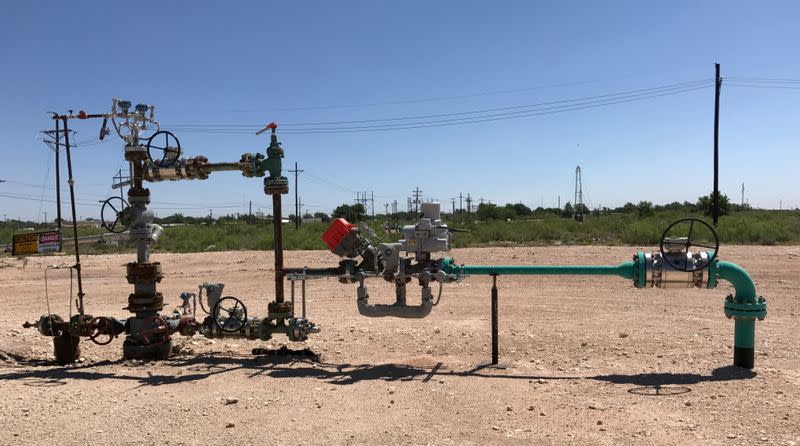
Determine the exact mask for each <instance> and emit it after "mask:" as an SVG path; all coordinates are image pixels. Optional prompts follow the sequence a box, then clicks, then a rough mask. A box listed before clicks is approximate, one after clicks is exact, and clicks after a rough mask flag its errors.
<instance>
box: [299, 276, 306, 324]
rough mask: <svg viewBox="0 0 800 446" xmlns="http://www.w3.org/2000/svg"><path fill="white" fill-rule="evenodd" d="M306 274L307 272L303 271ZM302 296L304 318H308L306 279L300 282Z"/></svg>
mask: <svg viewBox="0 0 800 446" xmlns="http://www.w3.org/2000/svg"><path fill="white" fill-rule="evenodd" d="M303 275H305V273H303ZM300 296H301V297H300V298H301V299H303V319H305V318H306V279H303V280H302V281H301V282H300Z"/></svg>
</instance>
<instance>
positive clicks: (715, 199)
mask: <svg viewBox="0 0 800 446" xmlns="http://www.w3.org/2000/svg"><path fill="white" fill-rule="evenodd" d="M714 69H715V71H716V76H715V79H716V82H715V85H716V88H714V192H713V193H712V197H711V199H712V202H711V203H712V213H711V215H712V220H713V222H714V226H716V225H717V220H719V92H720V90H721V89H722V78H721V77H720V76H719V64H718V63H716V64H714Z"/></svg>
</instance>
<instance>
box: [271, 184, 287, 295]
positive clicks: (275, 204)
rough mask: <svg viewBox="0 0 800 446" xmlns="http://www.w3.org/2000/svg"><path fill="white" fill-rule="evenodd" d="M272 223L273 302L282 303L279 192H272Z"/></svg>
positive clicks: (281, 215) (281, 225)
mask: <svg viewBox="0 0 800 446" xmlns="http://www.w3.org/2000/svg"><path fill="white" fill-rule="evenodd" d="M272 214H273V215H274V216H273V219H272V225H273V226H274V232H273V234H274V237H275V303H279V304H280V303H283V275H284V271H283V213H282V209H281V194H279V193H274V194H272Z"/></svg>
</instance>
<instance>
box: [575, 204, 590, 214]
mask: <svg viewBox="0 0 800 446" xmlns="http://www.w3.org/2000/svg"><path fill="white" fill-rule="evenodd" d="M575 212H577V213H580V214H583V215H587V214H589V208H588V207H587V206H586V205H585V204H583V203H581V204H577V205H575Z"/></svg>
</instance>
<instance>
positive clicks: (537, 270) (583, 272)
mask: <svg viewBox="0 0 800 446" xmlns="http://www.w3.org/2000/svg"><path fill="white" fill-rule="evenodd" d="M442 265H443V269H444V272H446V273H447V274H459V275H489V276H493V275H528V276H554V275H571V276H619V277H622V278H625V279H631V280H633V278H634V264H633V262H625V263H620V264H619V265H616V266H549V265H534V266H509V265H504V266H464V265H456V264H454V263H453V259H452V258H450V257H447V258H445V259H444V262H443V264H442Z"/></svg>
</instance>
